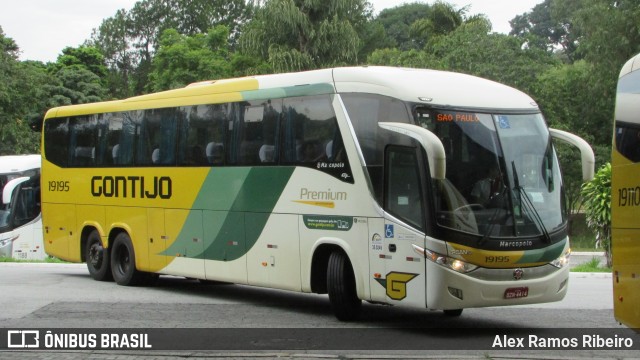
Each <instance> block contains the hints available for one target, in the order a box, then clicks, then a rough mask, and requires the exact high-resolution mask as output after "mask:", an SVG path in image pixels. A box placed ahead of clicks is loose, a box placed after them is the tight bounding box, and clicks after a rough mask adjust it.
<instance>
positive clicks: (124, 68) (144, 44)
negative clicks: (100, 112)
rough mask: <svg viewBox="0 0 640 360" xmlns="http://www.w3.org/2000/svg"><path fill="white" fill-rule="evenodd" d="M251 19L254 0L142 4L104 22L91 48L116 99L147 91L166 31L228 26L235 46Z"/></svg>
mask: <svg viewBox="0 0 640 360" xmlns="http://www.w3.org/2000/svg"><path fill="white" fill-rule="evenodd" d="M252 14H253V1H252V0H141V1H138V2H137V3H136V4H135V5H134V7H133V8H132V9H131V10H130V11H125V10H119V11H118V12H117V13H116V14H115V15H114V16H113V17H111V18H107V19H105V20H104V21H103V22H102V24H101V25H100V27H99V28H98V29H97V30H94V33H93V35H92V39H91V41H90V43H91V44H93V45H95V46H96V47H98V48H99V49H100V50H101V52H102V53H103V54H104V56H105V59H106V62H107V65H108V67H109V70H110V74H109V77H108V83H109V88H110V93H111V94H112V96H113V97H119V98H121V97H127V96H130V95H133V94H140V93H143V92H144V91H145V89H148V88H149V87H148V84H147V83H148V76H149V74H150V72H151V71H152V70H151V63H152V60H153V57H154V55H155V52H156V51H157V49H158V46H159V44H160V37H161V34H162V32H163V31H164V30H167V29H176V30H177V31H178V32H179V33H180V34H182V35H187V36H191V35H196V34H206V33H207V32H208V30H209V29H210V28H211V27H214V26H216V25H224V26H226V27H227V28H228V29H229V37H228V39H227V41H229V43H230V45H231V46H232V47H233V46H235V43H236V40H237V37H238V36H239V33H240V29H241V27H242V26H243V25H244V24H245V23H246V22H247V21H248V20H249V19H250V18H251V17H252Z"/></svg>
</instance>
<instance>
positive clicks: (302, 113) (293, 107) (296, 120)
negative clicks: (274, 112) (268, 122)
mask: <svg viewBox="0 0 640 360" xmlns="http://www.w3.org/2000/svg"><path fill="white" fill-rule="evenodd" d="M284 106H285V116H284V118H283V124H284V126H283V131H282V138H283V141H282V149H281V156H282V159H283V162H285V163H294V164H301V165H308V166H314V165H315V164H316V163H318V162H325V161H338V159H337V157H338V156H341V155H342V154H343V153H344V151H343V149H342V148H343V146H342V138H341V137H340V132H339V130H338V125H337V122H336V117H335V113H334V112H333V107H332V106H331V102H330V99H329V97H328V96H326V95H319V96H302V97H295V98H288V99H285V104H284ZM340 161H343V160H340Z"/></svg>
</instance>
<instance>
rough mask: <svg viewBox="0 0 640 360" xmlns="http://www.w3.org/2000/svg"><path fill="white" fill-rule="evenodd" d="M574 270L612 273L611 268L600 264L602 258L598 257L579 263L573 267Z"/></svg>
mask: <svg viewBox="0 0 640 360" xmlns="http://www.w3.org/2000/svg"><path fill="white" fill-rule="evenodd" d="M571 271H573V272H604V273H610V272H611V268H608V267H604V266H600V259H599V258H597V257H594V258H592V259H591V260H589V261H587V262H586V263H583V264H580V265H577V266H575V267H573V268H572V269H571Z"/></svg>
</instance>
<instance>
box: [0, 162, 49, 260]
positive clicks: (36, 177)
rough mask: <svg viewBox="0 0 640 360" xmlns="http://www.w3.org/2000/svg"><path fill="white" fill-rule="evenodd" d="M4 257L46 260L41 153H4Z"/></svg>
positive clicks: (0, 182)
mask: <svg viewBox="0 0 640 360" xmlns="http://www.w3.org/2000/svg"><path fill="white" fill-rule="evenodd" d="M0 191H1V196H2V203H1V204H0V257H9V258H14V259H18V260H42V259H44V258H45V257H46V254H45V252H44V246H43V242H42V216H41V214H40V155H12V156H0Z"/></svg>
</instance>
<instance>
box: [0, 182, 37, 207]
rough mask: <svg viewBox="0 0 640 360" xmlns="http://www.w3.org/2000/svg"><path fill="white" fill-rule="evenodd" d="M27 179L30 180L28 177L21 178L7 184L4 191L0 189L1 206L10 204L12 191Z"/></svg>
mask: <svg viewBox="0 0 640 360" xmlns="http://www.w3.org/2000/svg"><path fill="white" fill-rule="evenodd" d="M29 179H30V178H29V177H28V176H23V177H19V178H16V179H13V180H10V181H9V182H7V184H6V185H5V186H4V189H2V204H3V205H8V204H11V195H12V194H13V190H15V188H17V187H18V186H19V185H20V184H22V183H23V182H25V181H27V180H29Z"/></svg>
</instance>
